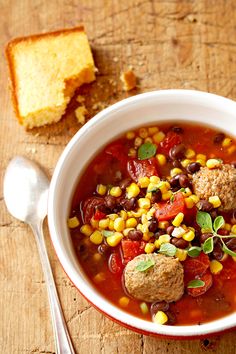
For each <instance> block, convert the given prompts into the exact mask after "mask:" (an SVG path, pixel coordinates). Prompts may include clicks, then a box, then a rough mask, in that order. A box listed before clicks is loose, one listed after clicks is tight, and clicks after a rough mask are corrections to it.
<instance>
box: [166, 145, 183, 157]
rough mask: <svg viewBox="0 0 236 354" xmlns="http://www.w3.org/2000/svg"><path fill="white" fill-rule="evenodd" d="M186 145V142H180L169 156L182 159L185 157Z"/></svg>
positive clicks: (171, 150)
mask: <svg viewBox="0 0 236 354" xmlns="http://www.w3.org/2000/svg"><path fill="white" fill-rule="evenodd" d="M184 152H185V146H184V144H178V145H175V146H173V147H172V148H171V149H170V152H169V156H170V158H171V159H172V160H180V159H182V158H183V157H184Z"/></svg>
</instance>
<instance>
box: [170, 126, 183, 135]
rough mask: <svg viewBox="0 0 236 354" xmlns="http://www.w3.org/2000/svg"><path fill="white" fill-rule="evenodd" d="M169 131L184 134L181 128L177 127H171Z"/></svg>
mask: <svg viewBox="0 0 236 354" xmlns="http://www.w3.org/2000/svg"><path fill="white" fill-rule="evenodd" d="M171 130H172V131H173V132H175V133H177V134H183V132H184V130H183V128H181V127H178V126H176V127H172V128H171Z"/></svg>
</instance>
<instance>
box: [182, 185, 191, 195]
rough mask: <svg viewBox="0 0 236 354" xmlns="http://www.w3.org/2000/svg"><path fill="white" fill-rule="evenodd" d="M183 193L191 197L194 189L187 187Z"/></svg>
mask: <svg viewBox="0 0 236 354" xmlns="http://www.w3.org/2000/svg"><path fill="white" fill-rule="evenodd" d="M182 193H183V195H184V196H185V197H189V196H190V195H192V191H191V189H190V188H189V187H187V188H185V189H184V191H183V192H182Z"/></svg>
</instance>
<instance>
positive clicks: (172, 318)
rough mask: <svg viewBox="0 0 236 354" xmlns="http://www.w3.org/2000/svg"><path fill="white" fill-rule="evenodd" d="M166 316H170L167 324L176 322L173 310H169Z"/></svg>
mask: <svg viewBox="0 0 236 354" xmlns="http://www.w3.org/2000/svg"><path fill="white" fill-rule="evenodd" d="M166 316H167V317H168V322H167V324H168V325H169V326H171V325H174V324H175V323H176V316H175V314H174V313H173V312H172V311H167V312H166Z"/></svg>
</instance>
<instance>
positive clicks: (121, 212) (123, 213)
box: [120, 210, 128, 220]
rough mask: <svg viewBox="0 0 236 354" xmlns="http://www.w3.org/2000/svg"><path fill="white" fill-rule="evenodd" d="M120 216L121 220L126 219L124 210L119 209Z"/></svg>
mask: <svg viewBox="0 0 236 354" xmlns="http://www.w3.org/2000/svg"><path fill="white" fill-rule="evenodd" d="M120 217H121V218H122V219H123V220H127V218H128V215H127V212H126V211H125V210H121V211H120Z"/></svg>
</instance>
